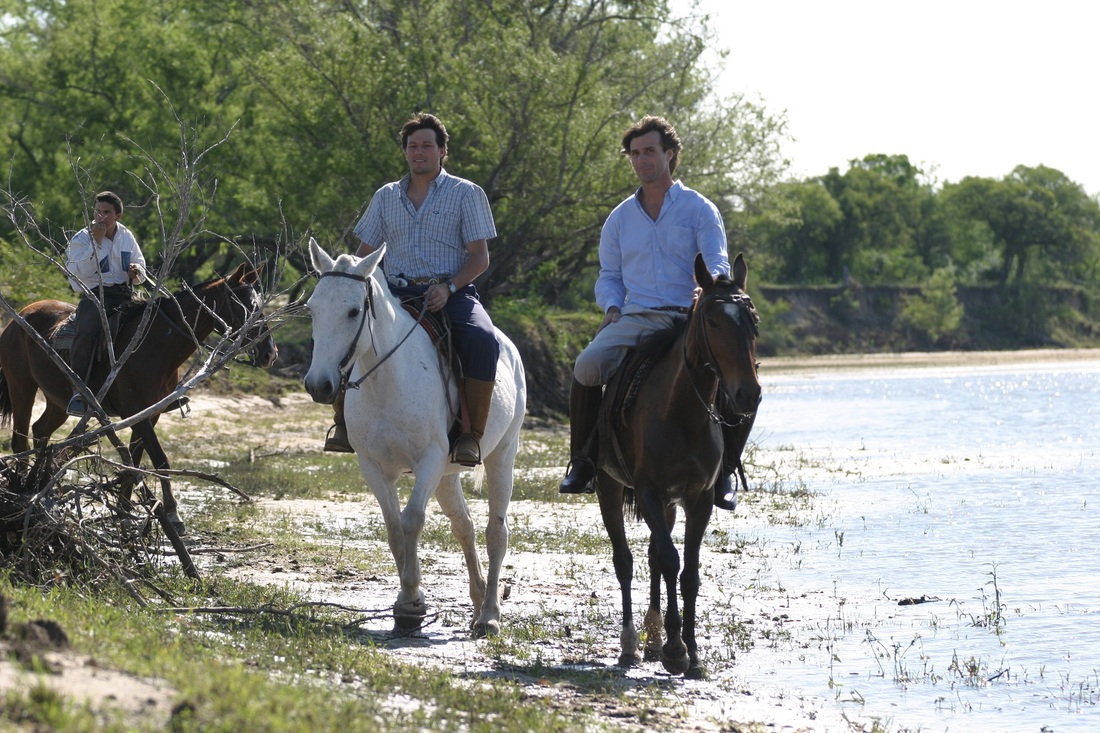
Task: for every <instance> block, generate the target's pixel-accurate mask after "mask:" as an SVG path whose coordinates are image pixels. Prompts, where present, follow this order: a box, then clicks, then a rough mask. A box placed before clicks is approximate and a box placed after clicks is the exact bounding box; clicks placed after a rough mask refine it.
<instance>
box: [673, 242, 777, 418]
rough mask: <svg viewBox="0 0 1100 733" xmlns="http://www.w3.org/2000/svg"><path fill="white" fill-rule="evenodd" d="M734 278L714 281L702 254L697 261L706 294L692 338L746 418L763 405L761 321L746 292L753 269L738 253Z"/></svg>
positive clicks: (732, 403)
mask: <svg viewBox="0 0 1100 733" xmlns="http://www.w3.org/2000/svg"><path fill="white" fill-rule="evenodd" d="M730 272H731V275H732V277H730V278H727V277H725V276H719V277H717V278H715V277H712V276H711V274H710V271H709V270H708V269H707V267H706V264H705V263H704V262H703V257H702V255H697V256H696V258H695V281H696V282H697V283H698V284H699V286H700V288H701V289H702V291H701V292H700V293H699V295H698V297H697V298H696V301H695V305H694V313H693V319H694V320H695V321H696V322H697V323H698V326H697V328H696V329H695V330H694V331H693V334H692V336H691V337H689V338H692V339H694V341H695V344H694V348H695V350H696V352H697V353H698V354H699V359H701V360H703V362H704V363H705V364H706V365H707V366H708V368H709V369H710V370H712V371H713V372H714V373H715V374H716V376H717V378H718V382H719V384H720V386H721V389H722V390H723V391H724V392H725V394H726V402H727V405H728V406H729V407H730V408H731V409H732V411H733V412H734V413H736V414H737V415H739V416H741V417H749V416H752V415H755V414H756V408H757V406H758V405H759V404H760V398H761V395H760V380H759V377H758V374H757V366H758V365H757V361H756V337H757V334H758V330H757V323H758V322H759V320H760V318H759V316H758V315H757V314H756V309H755V308H754V307H753V305H752V301H751V300H749V296H748V295H747V294H746V292H745V286H746V285H747V283H748V275H749V268H748V265H746V264H745V258H744V256H743V255H741V254H738V255H737V258H736V259H735V260H734V262H733V264H732V266H731V267H730Z"/></svg>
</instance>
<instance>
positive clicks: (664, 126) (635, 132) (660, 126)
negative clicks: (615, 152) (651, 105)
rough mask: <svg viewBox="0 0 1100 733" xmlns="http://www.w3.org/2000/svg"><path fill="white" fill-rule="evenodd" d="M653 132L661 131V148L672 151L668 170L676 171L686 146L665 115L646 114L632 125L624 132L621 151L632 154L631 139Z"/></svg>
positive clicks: (670, 171)
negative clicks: (681, 153) (681, 152)
mask: <svg viewBox="0 0 1100 733" xmlns="http://www.w3.org/2000/svg"><path fill="white" fill-rule="evenodd" d="M651 132H657V133H660V135H661V150H671V151H672V159H671V160H670V161H669V162H668V171H669V173H675V172H676V166H677V165H679V164H680V151H681V150H683V149H684V146H683V144H682V143H681V142H680V136H679V135H677V134H676V129H675V128H674V127H673V126H672V125H671V124H670V123H669V121H668V120H666V119H665V118H664V117H655V116H654V115H646V116H645V117H643V118H642V119H640V120H638V122H636V123H635V124H633V125H631V127H630V129H628V130H627V131H626V132H625V133H623V148H622V150H621V151H619V152H621V153H622V154H623V155H630V143H631V141H632V140H634V138H636V137H641V136H642V135H648V134H649V133H651Z"/></svg>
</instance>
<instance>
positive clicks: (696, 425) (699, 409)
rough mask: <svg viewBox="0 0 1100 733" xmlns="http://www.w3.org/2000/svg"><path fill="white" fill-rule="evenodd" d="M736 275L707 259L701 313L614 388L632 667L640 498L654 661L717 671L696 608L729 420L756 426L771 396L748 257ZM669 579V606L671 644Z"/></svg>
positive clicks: (605, 504)
mask: <svg viewBox="0 0 1100 733" xmlns="http://www.w3.org/2000/svg"><path fill="white" fill-rule="evenodd" d="M732 274H733V277H732V279H729V278H726V277H720V278H718V279H714V278H712V277H711V275H710V273H709V272H708V271H707V268H706V266H705V265H704V264H703V258H702V257H701V256H697V257H696V260H695V280H696V282H697V283H698V284H699V286H700V287H701V288H702V291H701V293H700V294H699V295H698V297H697V298H696V300H695V303H694V305H693V306H692V310H691V314H690V315H689V316H688V318H687V319H686V321H683V322H681V323H679V324H677V325H675V326H672V327H670V328H669V329H667V330H665V331H661V332H658V333H656V334H654V335H653V336H651V337H649V338H647V339H645V340H643V342H642V343H641V344H639V346H638V348H637V349H635V350H634V352H633V354H632V356H631V357H630V358H629V359H628V360H627V362H626V363H624V365H623V367H622V368H620V369H619V370H618V372H617V373H616V375H615V377H614V378H613V379H612V381H611V383H610V384H609V385H608V387H607V395H608V397H607V398H605V400H604V410H603V415H602V416H601V423H600V433H601V443H600V451H599V456H600V458H599V464H600V465H599V469H600V472H599V475H598V477H597V482H596V484H597V489H596V493H597V494H598V497H599V501H600V511H601V513H602V515H603V522H604V526H605V527H606V528H607V533H608V536H609V537H610V538H611V545H612V553H613V560H614V564H615V575H616V577H617V578H618V580H619V587H620V589H621V590H622V604H623V624H622V631H621V634H620V642H621V644H622V652H621V655H620V657H619V664H620V665H623V666H630V665H634V664H637V663H638V662H639V661H640V659H639V655H638V632H637V630H635V628H634V618H633V610H632V606H631V596H630V585H631V581H632V579H633V574H634V559H633V556H632V555H631V553H630V547H629V545H628V543H627V538H626V530H625V527H624V521H623V514H624V505H625V504H629V503H630V502H631V501H633V503H634V508H635V511H636V513H637V514H638V515H639V516H640V517H641V518H642V519H644V520H645V522H646V524H647V525H648V526H649V533H650V535H649V572H650V595H649V608H648V610H647V611H646V615H645V628H646V635H647V639H646V649H645V652H646V659H656V658H658V656H659V658H660V659H661V662H662V663H663V664H664V666H665V669H666V670H668V671H669V672H671V673H672V674H681V673H683V674H686V675H688V676H693V677H705V676H706V670H705V669H704V668H703V667H702V666H701V665H700V664H699V657H698V649H697V645H696V641H695V603H696V599H697V597H698V595H699V548H700V546H701V545H702V542H703V534H704V533H705V532H706V529H707V524H708V523H709V521H710V514H711V509H712V507H713V506H714V484H715V481H716V480H717V478H718V476H719V471H721V470H724V469H723V467H722V466H723V462H722V452H723V443H722V427H723V425H731V424H737V423H738V422H740V421H744V422H745V424H746V425H749V424H750V423H749V422H748V421H750V420H752V419H753V417H754V416H755V414H756V407H757V405H758V404H759V402H760V382H759V381H758V379H757V373H756V335H757V327H756V324H757V315H756V311H755V309H754V308H753V306H752V302H751V301H750V300H749V298H748V296H747V295H746V294H745V283H746V281H747V278H748V267H747V266H746V265H745V260H744V258H743V257H742V256H741V255H738V256H737V259H736V260H735V261H734V263H733V267H732ZM629 487H632V488H629ZM677 507H681V508H683V510H684V521H685V528H684V558H683V566H682V572H681V564H680V555H679V554H678V553H677V551H676V545H675V544H674V543H673V541H672V528H673V526H674V525H675V522H676V509H677ZM677 575H679V579H677ZM677 580H679V587H680V592H681V593H682V595H683V603H684V613H683V620H682V621H681V617H680V611H679V608H678V605H677V596H678V594H677ZM662 581H663V583H664V586H665V596H666V599H667V603H668V605H667V609H666V610H665V613H664V628H663V632H664V634H663V635H664V637H665V639H666V641H665V643H664V646H663V647H662V645H661V641H662V625H661V584H662Z"/></svg>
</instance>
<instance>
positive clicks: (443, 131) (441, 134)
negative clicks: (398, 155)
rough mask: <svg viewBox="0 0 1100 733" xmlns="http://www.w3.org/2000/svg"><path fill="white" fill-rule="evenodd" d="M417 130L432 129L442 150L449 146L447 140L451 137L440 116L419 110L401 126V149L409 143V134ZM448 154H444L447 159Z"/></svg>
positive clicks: (436, 142)
mask: <svg viewBox="0 0 1100 733" xmlns="http://www.w3.org/2000/svg"><path fill="white" fill-rule="evenodd" d="M417 130H431V131H432V132H434V133H435V144H436V145H438V146H439V147H440V149H441V150H445V149H446V148H447V141H448V140H450V139H451V137H450V135H448V134H447V128H446V127H444V126H443V123H442V122H440V121H439V118H438V117H436V116H435V115H430V114H428V113H427V112H417V113H416V114H414V115H413V116H412V117H410V118H409V119H408V121H407V122H405V124H404V125H402V127H401V134H400V137H401V149H402V150H404V149H405V148H406V147H408V144H409V135H412V134H413V133H414V132H416V131H417ZM446 157H447V156H446V155H444V156H443V158H444V160H446Z"/></svg>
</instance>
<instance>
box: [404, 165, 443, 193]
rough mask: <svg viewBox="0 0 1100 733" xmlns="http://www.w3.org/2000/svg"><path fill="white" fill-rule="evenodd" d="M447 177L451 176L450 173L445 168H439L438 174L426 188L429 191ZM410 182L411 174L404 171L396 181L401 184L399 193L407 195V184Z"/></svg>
mask: <svg viewBox="0 0 1100 733" xmlns="http://www.w3.org/2000/svg"><path fill="white" fill-rule="evenodd" d="M447 178H451V174H450V173H448V172H447V169H446V168H440V169H439V175H438V176H436V177H435V178H433V179H432V182H431V183H429V184H428V190H429V191H431V190H432V189H433V188H436V187H437V186H439V185H440V184H441V183H443V182H444V180H445V179H447ZM411 182H412V174H411V173H406V174H405V175H403V176H401V180H400V181H398V185H400V186H401V193H403V194H405V195H406V196H408V195H409V184H410V183H411Z"/></svg>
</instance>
